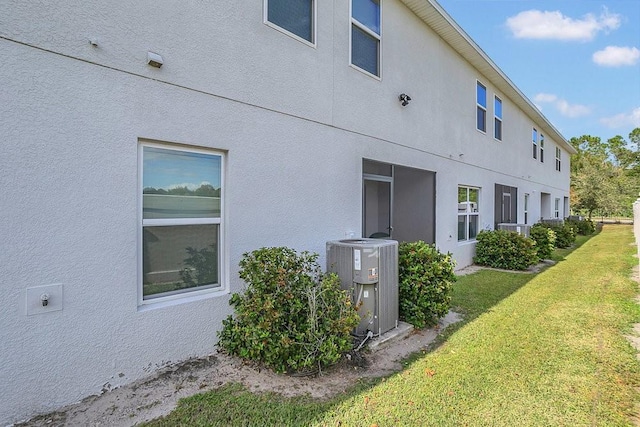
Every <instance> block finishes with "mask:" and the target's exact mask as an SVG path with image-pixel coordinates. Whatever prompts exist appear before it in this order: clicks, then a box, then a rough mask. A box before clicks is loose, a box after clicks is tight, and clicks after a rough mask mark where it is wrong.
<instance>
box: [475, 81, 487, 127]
mask: <svg viewBox="0 0 640 427" xmlns="http://www.w3.org/2000/svg"><path fill="white" fill-rule="evenodd" d="M476 129H478V130H479V131H482V132H486V131H487V88H486V87H485V86H484V85H483V84H482V83H480V82H476Z"/></svg>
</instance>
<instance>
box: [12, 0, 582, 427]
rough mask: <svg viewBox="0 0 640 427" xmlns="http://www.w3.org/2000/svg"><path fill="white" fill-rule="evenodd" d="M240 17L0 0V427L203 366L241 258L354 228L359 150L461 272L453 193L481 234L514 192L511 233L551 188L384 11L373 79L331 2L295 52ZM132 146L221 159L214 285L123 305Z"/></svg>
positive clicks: (124, 5) (447, 71)
mask: <svg viewBox="0 0 640 427" xmlns="http://www.w3.org/2000/svg"><path fill="white" fill-rule="evenodd" d="M261 3H262V2H248V3H247V4H245V3H242V4H241V3H238V2H234V1H227V0H224V1H217V2H215V4H213V3H202V2H192V3H188V2H187V3H185V2H178V1H173V2H165V3H163V4H162V5H158V4H157V3H156V2H149V1H141V2H134V3H131V2H121V1H118V2H115V3H114V2H110V3H101V4H88V3H86V2H79V1H71V0H62V1H59V2H56V3H55V4H53V3H49V2H21V1H7V2H2V3H1V4H0V57H2V58H3V60H2V61H0V81H2V82H3V84H2V86H1V87H0V134H1V135H2V137H3V139H2V144H0V184H1V185H2V188H3V197H2V202H1V203H0V218H1V219H2V221H0V236H2V240H1V241H0V272H1V273H2V274H1V277H2V280H1V286H2V294H3V298H2V300H1V301H0V325H1V326H2V327H1V328H0V343H2V351H1V353H0V362H1V363H0V384H2V387H1V388H0V400H1V401H2V405H0V424H4V423H9V422H13V421H17V420H20V419H23V418H26V417H28V416H30V415H34V414H37V413H40V412H45V411H49V410H52V409H55V408H56V407H59V406H61V405H64V404H67V403H70V402H74V401H77V400H80V399H81V398H83V397H85V396H87V395H90V394H95V393H99V392H100V391H101V390H102V389H103V388H109V387H116V386H118V385H121V384H125V383H127V382H130V381H133V380H134V379H137V378H140V377H141V376H144V375H145V374H147V373H148V372H150V371H151V370H153V369H154V368H156V367H158V366H161V365H163V364H166V363H168V362H176V361H178V360H183V359H186V358H188V357H190V356H199V355H204V354H208V353H210V352H212V351H213V350H214V344H215V342H216V330H218V328H219V327H220V324H221V321H222V319H223V318H224V317H226V315H228V314H229V307H228V292H236V291H239V290H240V289H241V288H242V283H241V282H240V281H239V279H238V277H237V265H238V261H239V260H240V257H241V256H242V253H243V252H246V251H250V250H253V249H256V248H258V247H262V246H277V245H286V246H290V247H293V248H295V249H298V250H311V251H315V252H318V253H320V254H321V262H322V263H324V247H325V242H326V241H328V240H335V239H340V238H344V237H345V233H347V232H355V233H356V234H359V233H360V230H361V217H362V159H363V158H366V159H372V160H378V161H383V162H386V163H393V164H400V165H404V166H408V167H414V168H419V169H423V170H428V171H433V172H435V173H436V178H435V180H436V209H435V211H436V218H437V222H436V223H437V228H436V236H435V237H436V244H437V245H438V247H439V248H440V249H441V250H443V251H449V252H452V253H453V254H454V256H455V257H456V259H457V260H458V265H459V266H460V267H463V266H466V265H469V264H470V263H471V257H472V256H473V244H459V243H458V242H457V239H456V236H457V216H456V212H457V210H456V205H457V199H456V196H457V191H456V190H457V186H458V185H459V184H463V185H471V186H475V187H480V188H481V200H480V212H481V216H480V222H481V224H482V226H483V227H485V226H486V227H490V226H492V224H493V196H494V195H493V188H494V184H495V183H500V184H503V185H508V186H514V187H518V197H519V201H518V209H519V212H518V216H519V221H520V222H522V221H523V217H524V212H523V207H522V197H523V195H524V193H529V194H531V206H530V210H529V216H530V218H539V217H540V216H541V211H540V209H541V203H540V193H542V192H544V193H549V194H551V199H552V200H553V198H556V197H558V198H563V197H567V196H568V186H569V183H568V171H569V162H568V155H567V154H566V153H563V156H564V158H563V172H562V173H557V172H556V171H555V170H554V163H553V153H554V150H555V142H554V141H553V140H552V139H551V138H549V137H547V139H546V159H547V160H546V162H545V163H540V162H536V161H534V160H533V159H532V158H531V154H530V152H531V142H530V137H531V127H532V126H536V124H535V123H534V122H533V119H532V118H530V117H527V116H525V115H524V114H522V113H521V112H519V111H518V110H517V109H515V107H514V105H513V103H512V102H511V101H510V100H509V99H507V98H505V97H503V98H502V99H503V111H504V140H503V142H497V141H495V140H493V138H492V137H491V135H485V134H482V133H480V132H477V131H476V130H475V81H476V79H479V80H481V81H483V83H484V84H485V85H486V86H487V89H488V96H489V100H490V104H491V100H492V96H493V93H494V92H495V89H494V88H493V87H492V85H491V83H490V82H489V81H485V80H484V79H483V76H482V75H480V74H479V73H478V72H477V71H475V70H474V69H473V68H472V67H471V66H470V65H469V64H468V63H467V62H466V61H465V60H464V59H463V58H462V57H460V56H459V55H458V54H456V53H454V52H453V51H452V50H451V48H450V47H448V46H447V45H446V44H445V43H444V42H443V41H442V40H441V39H440V38H439V37H438V36H437V35H436V34H435V33H434V32H433V31H431V30H430V29H429V28H427V27H426V26H425V25H424V23H422V22H421V21H420V20H419V19H418V18H417V17H416V16H415V15H413V14H411V13H410V12H409V11H408V10H407V9H406V8H405V7H404V6H402V5H401V4H400V3H399V2H397V1H393V0H390V1H386V2H384V3H383V42H382V49H383V53H382V79H381V80H377V79H373V78H371V77H369V76H367V75H365V74H363V73H361V72H359V71H358V70H356V69H354V68H353V67H350V66H349V63H348V57H349V56H348V49H349V46H348V33H349V22H348V6H347V3H346V2H345V4H344V5H343V4H341V3H340V2H336V3H335V4H329V3H327V2H319V4H318V39H317V43H316V46H315V47H310V46H308V45H305V44H303V43H300V42H299V41H297V40H294V39H293V38H291V37H288V36H286V35H284V34H283V33H281V32H279V31H275V30H274V29H273V28H270V27H269V26H267V25H264V24H263V23H262V4H261ZM90 38H95V39H96V40H97V41H98V47H92V46H91V45H90V44H89V42H88V41H89V39H90ZM150 50H151V51H154V52H158V53H159V54H161V55H162V56H163V58H164V61H165V64H164V65H163V67H162V68H161V69H155V68H152V67H149V66H148V65H146V63H145V59H146V54H147V51H150ZM402 92H405V93H408V94H410V96H411V97H412V98H413V100H412V101H411V103H410V105H409V106H408V107H406V108H403V107H401V106H400V105H399V103H398V101H397V96H398V94H399V93H402ZM498 95H499V96H501V94H499V93H498ZM488 118H489V121H490V120H491V118H492V111H491V106H490V108H489V114H488ZM489 129H491V127H489ZM140 139H148V140H155V141H164V142H170V143H179V144H185V145H191V146H197V147H204V148H207V147H210V148H214V149H216V150H221V151H223V152H225V153H226V162H227V168H226V175H225V179H226V181H225V182H226V208H227V210H226V217H225V218H224V221H225V227H226V228H225V233H226V235H225V237H226V239H225V242H226V247H225V248H224V257H225V264H226V272H227V276H226V277H227V280H226V283H225V287H226V289H225V291H224V292H218V293H212V294H210V295H207V296H205V297H202V298H191V299H190V300H185V301H182V303H179V304H170V305H165V306H162V307H157V308H155V309H150V310H143V311H141V310H139V308H138V305H137V304H138V303H137V301H138V296H137V292H138V290H137V286H138V285H137V280H138V279H137V278H138V268H139V265H138V259H139V250H138V242H137V235H138V233H139V212H138V202H139V194H138V193H139V189H138V172H139V171H138V158H137V155H138V154H137V148H138V141H139V140H140ZM536 198H537V199H536ZM51 283H62V284H63V286H64V308H63V310H61V311H56V312H51V313H45V314H40V315H34V316H26V315H25V310H24V307H25V289H26V288H28V287H31V286H38V285H46V284H51Z"/></svg>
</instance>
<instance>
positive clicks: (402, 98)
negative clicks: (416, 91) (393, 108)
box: [398, 93, 411, 107]
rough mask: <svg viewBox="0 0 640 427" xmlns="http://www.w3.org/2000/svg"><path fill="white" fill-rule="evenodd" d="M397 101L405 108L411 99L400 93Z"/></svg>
mask: <svg viewBox="0 0 640 427" xmlns="http://www.w3.org/2000/svg"><path fill="white" fill-rule="evenodd" d="M398 100H399V101H400V104H402V106H403V107H406V106H407V105H408V104H409V101H411V97H410V96H409V95H407V94H406V93H401V94H400V95H399V96H398Z"/></svg>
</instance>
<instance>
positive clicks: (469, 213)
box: [456, 185, 480, 243]
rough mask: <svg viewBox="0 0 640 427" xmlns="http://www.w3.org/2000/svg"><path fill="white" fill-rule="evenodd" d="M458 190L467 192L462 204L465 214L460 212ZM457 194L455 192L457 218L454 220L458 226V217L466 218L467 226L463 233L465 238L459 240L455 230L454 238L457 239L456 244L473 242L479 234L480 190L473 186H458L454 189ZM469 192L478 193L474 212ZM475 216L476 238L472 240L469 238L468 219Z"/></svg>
mask: <svg viewBox="0 0 640 427" xmlns="http://www.w3.org/2000/svg"><path fill="white" fill-rule="evenodd" d="M460 189H465V190H466V191H467V198H466V201H465V202H463V203H465V204H466V211H465V212H460V201H458V194H459V192H460ZM456 190H457V192H456V201H457V203H458V216H457V218H456V219H458V221H457V224H459V218H460V217H466V220H465V224H466V225H467V226H466V227H465V231H464V235H465V238H464V239H460V238H459V236H458V230H456V238H457V239H458V243H468V242H475V241H476V238H477V236H478V233H479V232H480V188H479V187H473V186H469V185H458V187H457V188H456ZM470 190H476V191H477V192H478V201H477V202H476V203H477V206H476V211H475V212H474V211H473V209H472V205H471V203H472V202H471V201H470V200H469V191H470ZM472 216H475V217H476V218H477V220H476V237H473V238H469V224H470V221H469V218H470V217H472Z"/></svg>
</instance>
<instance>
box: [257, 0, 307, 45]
mask: <svg viewBox="0 0 640 427" xmlns="http://www.w3.org/2000/svg"><path fill="white" fill-rule="evenodd" d="M311 2H312V3H313V5H312V12H311V13H312V14H313V16H312V17H311V26H312V28H311V39H312V40H311V41H309V40H307V39H304V38H302V37H300V36H299V35H297V34H294V33H292V32H291V31H289V30H287V29H286V28H283V27H281V26H279V25H278V24H275V23H273V22H271V21H269V0H264V1H263V22H264V24H265V25H267V26H268V27H271V28H273V29H274V30H277V31H280V32H281V33H283V34H286V35H287V36H289V37H291V38H293V39H295V40H297V41H299V42H301V43H304V44H306V45H307V46H311V47H313V48H316V47H317V43H316V40H317V38H318V34H317V28H318V26H317V16H318V1H317V0H311Z"/></svg>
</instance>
